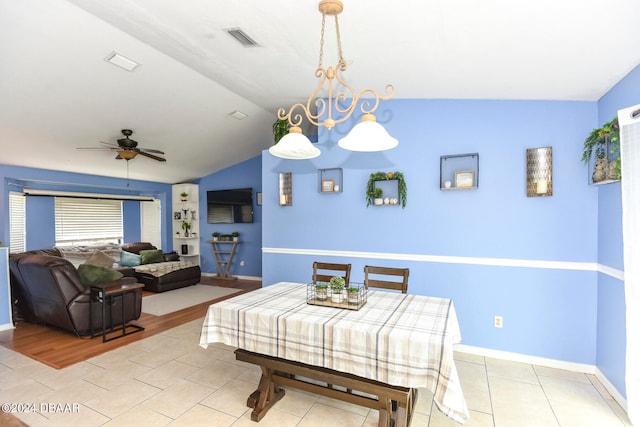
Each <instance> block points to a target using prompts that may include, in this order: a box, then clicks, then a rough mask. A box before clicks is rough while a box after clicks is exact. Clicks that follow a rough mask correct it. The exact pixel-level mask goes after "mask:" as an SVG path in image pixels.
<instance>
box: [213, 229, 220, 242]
mask: <svg viewBox="0 0 640 427" xmlns="http://www.w3.org/2000/svg"><path fill="white" fill-rule="evenodd" d="M211 237H213V241H214V242H217V241H218V237H220V232H218V231H214V232H213V233H211Z"/></svg>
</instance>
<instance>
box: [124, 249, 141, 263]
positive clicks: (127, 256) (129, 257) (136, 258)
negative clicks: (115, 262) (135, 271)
mask: <svg viewBox="0 0 640 427" xmlns="http://www.w3.org/2000/svg"><path fill="white" fill-rule="evenodd" d="M120 265H121V266H122V267H136V266H138V265H140V255H138V254H134V253H131V252H127V251H122V255H120Z"/></svg>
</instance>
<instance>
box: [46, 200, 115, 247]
mask: <svg viewBox="0 0 640 427" xmlns="http://www.w3.org/2000/svg"><path fill="white" fill-rule="evenodd" d="M55 208H56V245H57V246H63V245H65V244H67V245H68V244H86V243H98V242H104V243H118V241H119V240H120V241H122V237H123V229H122V202H121V201H120V200H93V199H76V198H67V197H56V198H55Z"/></svg>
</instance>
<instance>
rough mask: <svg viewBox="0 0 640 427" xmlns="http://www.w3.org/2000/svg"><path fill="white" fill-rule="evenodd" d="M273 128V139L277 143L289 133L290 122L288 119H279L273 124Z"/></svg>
mask: <svg viewBox="0 0 640 427" xmlns="http://www.w3.org/2000/svg"><path fill="white" fill-rule="evenodd" d="M272 129H273V141H274V144H277V143H278V141H280V140H281V139H282V137H283V136H285V135H286V134H288V133H289V122H288V121H287V120H280V119H277V120H276V121H275V122H274V123H273V126H272Z"/></svg>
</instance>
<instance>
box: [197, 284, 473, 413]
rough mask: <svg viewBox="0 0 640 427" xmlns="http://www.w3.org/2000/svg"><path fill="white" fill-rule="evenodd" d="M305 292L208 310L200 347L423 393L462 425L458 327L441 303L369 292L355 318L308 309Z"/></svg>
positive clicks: (250, 297)
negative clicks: (215, 347)
mask: <svg viewBox="0 0 640 427" xmlns="http://www.w3.org/2000/svg"><path fill="white" fill-rule="evenodd" d="M306 298H307V290H306V285H304V284H300V283H288V282H281V283H277V284H274V285H272V286H267V287H265V288H261V289H258V290H256V291H253V292H249V293H246V294H243V295H239V296H237V297H234V298H231V299H228V300H226V301H222V302H219V303H216V304H213V305H211V306H210V307H209V310H208V312H207V316H206V318H205V320H204V323H203V325H202V333H201V335H200V345H201V346H202V347H204V348H207V345H208V344H210V343H214V342H222V343H224V344H227V345H230V346H234V347H237V348H241V349H244V350H247V351H252V352H255V353H260V354H265V355H269V356H274V357H279V358H282V359H288V360H293V361H297V362H302V363H306V364H309V365H314V366H321V367H325V368H329V369H333V370H336V371H340V372H346V373H350V374H353V375H358V376H361V377H364V378H369V379H373V380H376V381H380V382H383V383H386V384H391V385H396V386H402V387H410V388H426V389H428V390H430V391H431V392H433V395H434V401H435V402H436V405H437V406H438V408H439V409H440V410H441V411H442V412H443V413H444V414H445V415H447V416H449V417H451V418H453V419H454V420H456V421H458V422H460V423H463V422H464V421H465V420H466V419H467V418H468V417H469V412H468V410H467V405H466V402H465V400H464V396H463V394H462V387H461V385H460V381H459V378H458V372H457V370H456V366H455V364H454V361H453V344H454V343H458V342H460V339H461V336H460V327H459V325H458V319H457V317H456V312H455V309H454V307H453V302H452V301H451V300H449V299H444V298H432V297H425V296H419V295H407V294H399V293H393V292H384V291H374V290H369V294H368V298H367V303H366V304H365V305H364V306H363V307H362V308H361V309H360V310H358V311H353V310H344V309H340V308H332V307H323V306H317V305H310V304H307V303H306Z"/></svg>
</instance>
